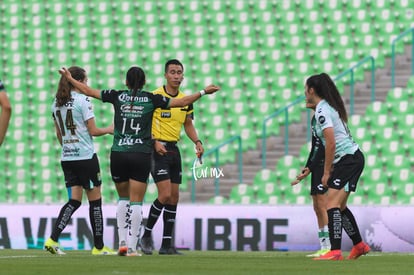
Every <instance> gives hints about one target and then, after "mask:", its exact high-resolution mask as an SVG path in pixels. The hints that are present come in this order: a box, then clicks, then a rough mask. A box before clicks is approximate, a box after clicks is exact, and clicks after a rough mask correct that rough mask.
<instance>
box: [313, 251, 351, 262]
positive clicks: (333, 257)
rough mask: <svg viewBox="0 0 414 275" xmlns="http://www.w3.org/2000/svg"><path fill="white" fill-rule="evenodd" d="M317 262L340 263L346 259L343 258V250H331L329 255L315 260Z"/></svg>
mask: <svg viewBox="0 0 414 275" xmlns="http://www.w3.org/2000/svg"><path fill="white" fill-rule="evenodd" d="M313 259H314V260H317V261H340V260H343V259H344V257H342V252H341V250H339V249H337V250H330V251H329V252H328V253H325V254H323V255H321V256H319V257H317V258H313Z"/></svg>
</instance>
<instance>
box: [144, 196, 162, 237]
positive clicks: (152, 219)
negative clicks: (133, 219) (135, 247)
mask: <svg viewBox="0 0 414 275" xmlns="http://www.w3.org/2000/svg"><path fill="white" fill-rule="evenodd" d="M163 208H164V204H162V203H161V202H160V201H159V200H158V198H157V199H155V200H154V201H153V203H152V205H151V209H150V212H149V215H148V220H147V224H146V226H145V232H144V235H143V237H145V238H148V237H150V236H151V232H152V228H153V227H154V225H155V223H156V222H157V220H158V218H159V217H160V215H161V211H162V209H163Z"/></svg>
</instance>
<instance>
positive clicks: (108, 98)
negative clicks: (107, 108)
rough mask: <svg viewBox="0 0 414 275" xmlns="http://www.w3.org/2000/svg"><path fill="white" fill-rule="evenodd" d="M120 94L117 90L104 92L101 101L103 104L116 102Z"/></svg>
mask: <svg viewBox="0 0 414 275" xmlns="http://www.w3.org/2000/svg"><path fill="white" fill-rule="evenodd" d="M118 94H119V92H117V91H115V90H102V91H101V99H102V102H115V98H116V97H117V96H118Z"/></svg>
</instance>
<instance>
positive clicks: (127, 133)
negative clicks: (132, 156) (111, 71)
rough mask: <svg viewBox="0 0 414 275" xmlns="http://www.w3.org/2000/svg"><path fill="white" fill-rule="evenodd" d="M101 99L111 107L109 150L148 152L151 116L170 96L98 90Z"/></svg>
mask: <svg viewBox="0 0 414 275" xmlns="http://www.w3.org/2000/svg"><path fill="white" fill-rule="evenodd" d="M101 98H102V101H103V102H109V103H112V105H113V107H114V141H113V144H112V151H116V152H143V153H151V152H152V150H153V140H152V136H151V125H152V116H153V113H154V110H155V109H156V108H163V109H165V108H168V107H169V103H170V99H168V98H166V97H164V96H162V95H156V94H152V93H148V92H144V91H139V92H137V93H136V94H135V95H133V92H132V91H130V90H121V91H116V90H102V91H101Z"/></svg>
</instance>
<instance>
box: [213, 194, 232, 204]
mask: <svg viewBox="0 0 414 275" xmlns="http://www.w3.org/2000/svg"><path fill="white" fill-rule="evenodd" d="M208 202H209V203H210V204H226V203H228V200H227V199H226V198H225V197H224V196H220V195H218V196H214V197H211V198H210V199H209V200H208Z"/></svg>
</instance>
